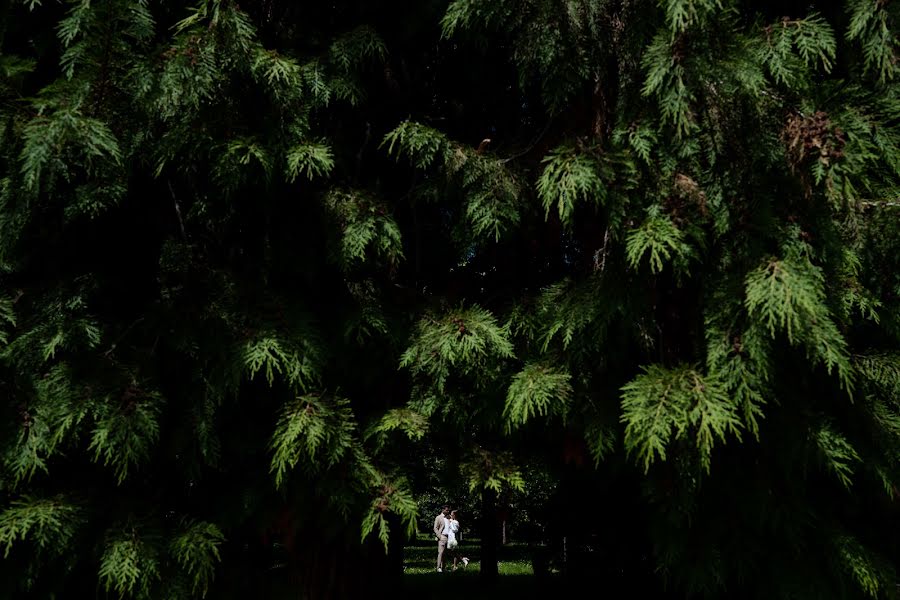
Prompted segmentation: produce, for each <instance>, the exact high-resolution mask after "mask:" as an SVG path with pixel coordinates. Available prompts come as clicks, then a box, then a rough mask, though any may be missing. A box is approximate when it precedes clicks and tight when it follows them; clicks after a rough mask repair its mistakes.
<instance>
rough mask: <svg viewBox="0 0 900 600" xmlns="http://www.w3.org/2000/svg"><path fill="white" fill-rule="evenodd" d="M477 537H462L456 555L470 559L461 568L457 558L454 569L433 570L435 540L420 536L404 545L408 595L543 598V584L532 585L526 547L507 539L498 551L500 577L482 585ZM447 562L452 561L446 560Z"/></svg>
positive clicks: (468, 599)
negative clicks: (506, 542) (442, 571)
mask: <svg viewBox="0 0 900 600" xmlns="http://www.w3.org/2000/svg"><path fill="white" fill-rule="evenodd" d="M478 546H479V545H478V540H476V539H471V540H463V543H461V544H460V546H459V549H458V550H459V552H458V553H459V556H461V557H462V556H467V557H468V558H469V559H470V562H469V566H468V567H466V568H463V565H462V561H460V562H459V564H458V568H457V570H456V571H449V570H445V572H444V573H437V572H436V571H435V567H436V565H435V562H436V560H437V542H434V541H432V540H430V539H428V538H426V537H425V536H421V537H420V538H419V539H417V540H416V541H415V542H412V543H411V544H410V545H408V546H406V549H405V556H404V569H403V572H404V575H405V576H404V587H405V590H406V592H407V596H408V597H410V598H413V597H416V598H445V597H446V598H450V597H458V598H462V599H464V600H477V599H479V598H490V599H492V600H498V599H499V598H517V600H521V599H523V598H524V599H528V598H543V597H544V596H545V595H546V594H545V593H544V592H545V591H546V589H545V588H543V587H542V586H538V585H536V580H535V578H534V573H533V571H532V567H531V558H530V555H529V551H528V547H527V546H526V545H524V544H516V543H511V544H507V545H505V546H502V547H501V548H500V551H499V556H500V560H499V571H500V577H499V578H498V580H497V583H495V584H494V585H490V586H488V585H486V584H485V583H484V582H482V580H481V578H480V577H479V574H480V571H481V561H480V560H479V556H478ZM448 564H452V562H451V561H448Z"/></svg>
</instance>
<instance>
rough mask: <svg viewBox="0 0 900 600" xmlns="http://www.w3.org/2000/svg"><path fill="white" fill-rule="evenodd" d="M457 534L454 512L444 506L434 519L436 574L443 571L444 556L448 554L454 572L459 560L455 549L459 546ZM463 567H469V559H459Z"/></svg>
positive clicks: (457, 525)
mask: <svg viewBox="0 0 900 600" xmlns="http://www.w3.org/2000/svg"><path fill="white" fill-rule="evenodd" d="M458 534H459V521H458V520H457V519H456V511H455V510H450V506H449V505H448V504H445V505H444V507H443V508H442V509H441V512H440V513H438V516H437V517H435V519H434V536H435V537H436V538H437V542H438V555H437V572H438V573H441V572H443V570H444V564H445V563H444V556H445V554H448V553H449V554H450V555H452V556H453V570H454V571H455V570H456V563H457V561H459V560H460V557H458V556H457V551H456V548H457V546H459V542H458V541H457V536H458ZM461 560H462V563H463V566H464V567H468V566H469V559H468V558H466V557H465V556H463V557H462V558H461Z"/></svg>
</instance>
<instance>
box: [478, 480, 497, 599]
mask: <svg viewBox="0 0 900 600" xmlns="http://www.w3.org/2000/svg"><path fill="white" fill-rule="evenodd" d="M497 537H498V536H497V494H496V492H494V491H493V490H483V491H482V492H481V579H482V580H483V581H495V580H496V579H497V575H498V574H499V571H498V565H497Z"/></svg>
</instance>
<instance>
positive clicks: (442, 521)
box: [434, 504, 450, 573]
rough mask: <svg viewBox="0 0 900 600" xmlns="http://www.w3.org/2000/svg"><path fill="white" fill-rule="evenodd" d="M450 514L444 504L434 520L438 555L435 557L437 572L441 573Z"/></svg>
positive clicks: (447, 506)
mask: <svg viewBox="0 0 900 600" xmlns="http://www.w3.org/2000/svg"><path fill="white" fill-rule="evenodd" d="M449 514H450V505H448V504H445V505H444V508H442V509H441V512H439V513H438V516H437V517H435V518H434V537H435V538H437V543H438V555H437V572H438V573H441V572H442V571H443V568H444V550H445V549H446V548H447V527H448V523H449V521H448V520H447V515H449Z"/></svg>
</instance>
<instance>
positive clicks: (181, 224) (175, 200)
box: [166, 179, 188, 241]
mask: <svg viewBox="0 0 900 600" xmlns="http://www.w3.org/2000/svg"><path fill="white" fill-rule="evenodd" d="M166 183H167V184H168V185H169V193H170V194H172V202H173V203H174V204H175V216H176V217H178V227H179V228H180V229H181V237H182V239H184V240H185V241H187V239H188V237H187V232H186V231H185V230H184V221H183V220H182V218H181V206H180V205H179V204H178V198H176V197H175V190H174V189H173V188H172V181H171V180H170V179H167V180H166Z"/></svg>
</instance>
